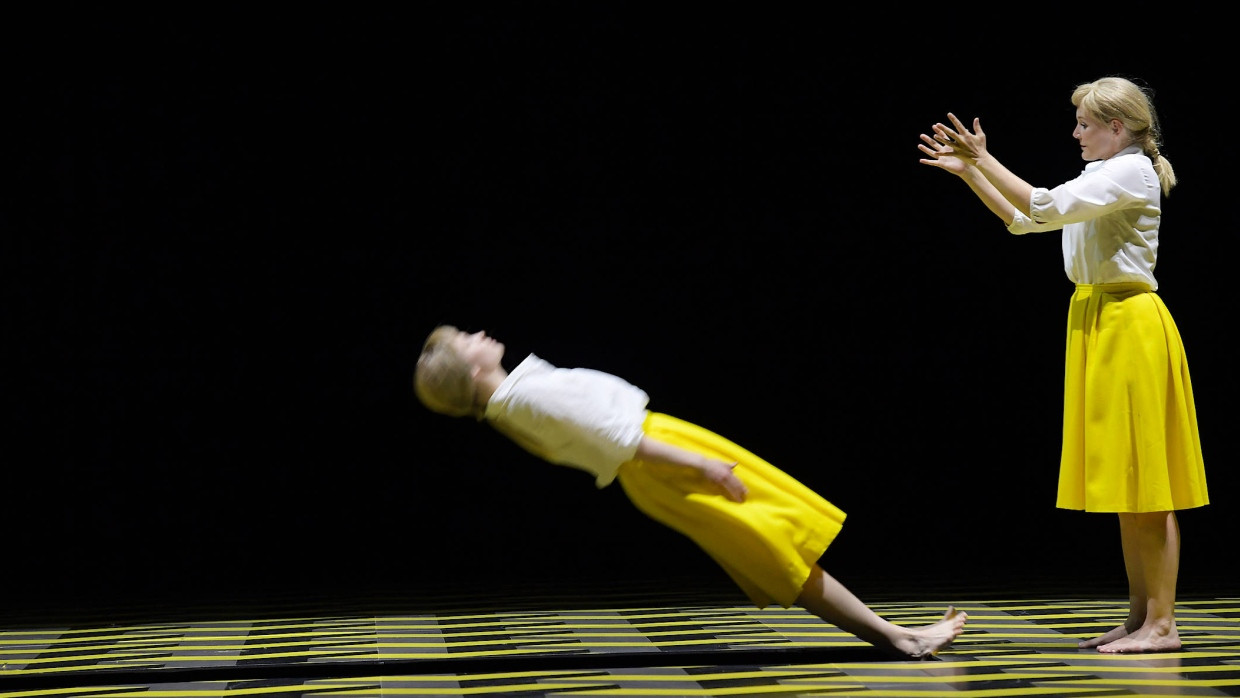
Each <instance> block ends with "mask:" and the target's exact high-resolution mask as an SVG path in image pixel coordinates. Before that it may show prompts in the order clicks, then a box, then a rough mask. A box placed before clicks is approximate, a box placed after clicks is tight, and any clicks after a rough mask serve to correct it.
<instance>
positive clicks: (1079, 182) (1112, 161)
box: [1007, 146, 1162, 290]
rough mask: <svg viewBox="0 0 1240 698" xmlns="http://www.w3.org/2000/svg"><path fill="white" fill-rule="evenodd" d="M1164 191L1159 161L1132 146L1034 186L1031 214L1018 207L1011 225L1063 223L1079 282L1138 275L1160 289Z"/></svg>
mask: <svg viewBox="0 0 1240 698" xmlns="http://www.w3.org/2000/svg"><path fill="white" fill-rule="evenodd" d="M1161 195H1162V189H1161V188H1160V184H1159V182H1158V174H1157V173H1156V172H1154V164H1153V163H1152V162H1151V161H1150V159H1149V157H1147V156H1146V155H1145V154H1144V153H1143V152H1141V149H1140V147H1138V146H1129V147H1128V148H1125V149H1124V150H1121V151H1120V152H1118V153H1116V154H1115V155H1114V156H1112V157H1110V158H1108V159H1106V160H1097V161H1094V162H1091V163H1089V164H1087V165H1086V166H1085V169H1084V171H1083V172H1081V174H1080V175H1079V176H1078V177H1077V178H1076V179H1073V180H1070V181H1068V182H1064V183H1063V184H1060V185H1059V186H1057V187H1055V188H1054V189H1044V188H1041V187H1035V188H1034V189H1033V194H1032V196H1031V197H1030V201H1029V207H1030V213H1031V214H1032V215H1031V216H1025V215H1024V214H1023V213H1021V212H1020V211H1019V210H1018V211H1016V216H1015V218H1014V219H1013V220H1012V223H1011V224H1010V225H1008V227H1007V229H1008V231H1009V232H1011V233H1013V234H1014V235H1024V234H1025V233H1040V232H1045V231H1050V230H1060V229H1062V230H1063V261H1064V272H1065V273H1066V274H1067V275H1068V278H1069V279H1070V280H1071V281H1073V282H1074V283H1078V284H1107V283H1118V282H1130V281H1136V282H1143V283H1145V284H1147V285H1149V287H1150V290H1157V289H1158V281H1157V280H1155V278H1154V265H1155V263H1156V261H1157V259H1158V225H1159V222H1160V220H1161V218H1162V209H1161V208H1160V204H1161Z"/></svg>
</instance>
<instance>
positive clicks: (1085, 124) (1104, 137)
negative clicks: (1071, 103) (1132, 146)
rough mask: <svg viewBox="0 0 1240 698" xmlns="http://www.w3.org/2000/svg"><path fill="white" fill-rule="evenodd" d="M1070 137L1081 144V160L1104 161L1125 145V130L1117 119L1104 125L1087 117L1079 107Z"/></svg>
mask: <svg viewBox="0 0 1240 698" xmlns="http://www.w3.org/2000/svg"><path fill="white" fill-rule="evenodd" d="M1072 137H1073V138H1075V139H1077V140H1078V141H1080V143H1081V159H1082V160H1088V161H1093V160H1106V159H1107V158H1109V157H1111V156H1112V155H1114V154H1116V153H1118V152H1119V151H1121V150H1123V149H1124V147H1125V146H1126V145H1127V136H1126V135H1125V129H1124V126H1123V124H1121V123H1120V121H1119V119H1113V120H1112V121H1111V123H1109V124H1104V123H1102V122H1101V121H1098V120H1096V119H1094V118H1093V117H1092V116H1089V115H1088V114H1086V113H1085V112H1084V111H1082V110H1081V108H1080V107H1077V109H1076V128H1074V129H1072Z"/></svg>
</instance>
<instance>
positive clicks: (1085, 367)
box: [1056, 283, 1210, 512]
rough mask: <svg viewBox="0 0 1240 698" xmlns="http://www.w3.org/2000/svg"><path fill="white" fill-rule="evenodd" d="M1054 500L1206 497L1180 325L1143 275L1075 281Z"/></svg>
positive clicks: (1128, 506)
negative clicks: (1129, 279) (1122, 280)
mask: <svg viewBox="0 0 1240 698" xmlns="http://www.w3.org/2000/svg"><path fill="white" fill-rule="evenodd" d="M1065 356H1066V361H1065V369H1064V412H1063V453H1062V456H1061V459H1060V466H1059V495H1058V500H1057V503H1056V506H1058V507H1059V508H1061V509H1078V510H1084V511H1096V512H1151V511H1171V510H1176V509H1191V508H1193V507H1199V506H1204V505H1206V504H1209V503H1210V498H1209V495H1208V493H1207V491H1206V474H1205V466H1204V463H1203V460H1202V455H1201V440H1200V438H1199V436H1198V433H1197V411H1196V408H1195V406H1194V404H1193V386H1192V381H1190V380H1189V375H1188V359H1187V357H1186V356H1185V353H1184V345H1183V343H1182V342H1181V339H1180V332H1179V329H1177V328H1176V325H1175V322H1174V321H1173V320H1172V318H1171V313H1170V312H1169V311H1168V310H1167V307H1166V306H1165V305H1164V304H1163V302H1162V299H1161V298H1159V297H1158V294H1157V293H1154V292H1153V291H1151V290H1149V287H1147V286H1145V285H1144V284H1137V283H1127V284H1094V285H1089V284H1077V287H1076V292H1075V293H1074V294H1073V296H1072V302H1071V305H1070V307H1069V310H1068V336H1067V348H1066V352H1065Z"/></svg>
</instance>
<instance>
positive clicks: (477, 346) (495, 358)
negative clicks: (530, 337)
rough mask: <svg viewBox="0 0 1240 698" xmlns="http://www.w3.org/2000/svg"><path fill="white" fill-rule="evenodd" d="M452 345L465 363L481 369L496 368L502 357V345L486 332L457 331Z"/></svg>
mask: <svg viewBox="0 0 1240 698" xmlns="http://www.w3.org/2000/svg"><path fill="white" fill-rule="evenodd" d="M451 341H452V347H453V349H455V350H456V353H457V355H458V356H460V357H461V359H463V360H464V361H465V362H466V363H470V364H473V365H474V366H478V367H480V368H482V369H483V370H490V369H494V368H498V367H499V365H500V359H503V358H504V345H503V344H501V343H500V342H497V341H495V340H494V339H491V338H490V337H488V336H487V333H486V332H483V331H478V332H474V333H465V332H461V331H457V334H456V336H455V337H453V338H452V340H451Z"/></svg>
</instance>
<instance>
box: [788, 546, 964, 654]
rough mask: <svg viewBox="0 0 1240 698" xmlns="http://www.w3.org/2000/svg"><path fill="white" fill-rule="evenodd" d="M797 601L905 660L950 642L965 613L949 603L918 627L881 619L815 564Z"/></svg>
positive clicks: (957, 633) (808, 609)
mask: <svg viewBox="0 0 1240 698" xmlns="http://www.w3.org/2000/svg"><path fill="white" fill-rule="evenodd" d="M797 603H798V604H799V605H800V606H802V607H803V608H805V610H807V611H809V612H810V613H813V614H814V615H816V616H818V617H819V618H821V619H823V620H825V621H827V622H828V623H831V624H832V625H835V626H837V627H839V628H840V629H841V630H843V631H845V632H849V633H852V634H853V635H856V636H857V637H859V638H861V639H862V640H865V641H866V642H869V643H870V644H872V645H874V646H875V647H878V648H880V649H883V650H886V651H888V652H890V653H892V654H894V655H896V656H898V657H901V658H904V659H926V658H928V657H931V656H933V655H935V654H938V652H939V650H941V649H943V648H944V647H946V646H947V645H949V644H951V642H952V640H955V639H956V636H957V635H959V634H960V633H961V631H963V630H964V624H965V621H966V620H968V614H966V613H964V612H963V611H957V610H956V609H955V608H954V607H951V606H948V607H947V612H946V613H944V614H943V618H942V619H940V620H939V621H937V622H935V623H932V624H930V625H924V626H921V627H919V628H906V627H904V626H900V625H896V624H895V623H892V622H890V621H887V620H885V619H883V618H882V617H881V616H879V615H878V614H877V613H875V612H874V611H873V610H871V609H870V607H869V606H866V605H865V604H864V603H862V601H861V600H860V599H858V598H857V597H856V596H854V595H853V593H852V592H851V591H849V590H848V589H847V588H845V587H844V585H843V584H840V583H839V582H838V581H836V579H835V578H834V577H832V576H831V575H829V574H827V573H826V571H825V570H823V569H822V568H821V567H819V566H818V565H814V567H813V569H812V570H811V571H810V575H809V580H808V581H806V582H805V586H804V588H802V589H801V595H800V596H798V597H797Z"/></svg>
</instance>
